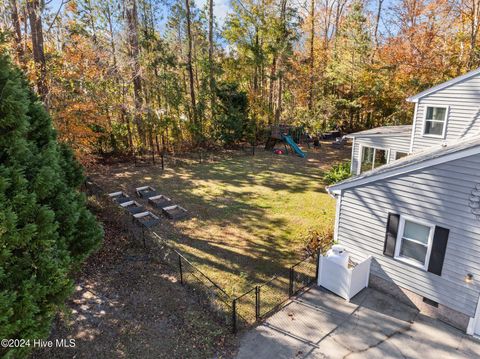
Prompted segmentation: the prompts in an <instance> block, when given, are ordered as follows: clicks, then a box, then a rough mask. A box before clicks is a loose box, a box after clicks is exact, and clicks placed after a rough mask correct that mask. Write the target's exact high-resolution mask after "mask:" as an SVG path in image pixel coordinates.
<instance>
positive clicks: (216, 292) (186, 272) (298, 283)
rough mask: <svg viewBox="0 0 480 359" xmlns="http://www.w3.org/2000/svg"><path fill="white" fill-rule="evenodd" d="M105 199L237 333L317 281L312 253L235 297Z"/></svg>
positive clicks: (98, 192) (90, 186)
mask: <svg viewBox="0 0 480 359" xmlns="http://www.w3.org/2000/svg"><path fill="white" fill-rule="evenodd" d="M86 189H87V190H88V191H89V192H90V193H91V194H93V195H95V196H97V198H100V197H101V194H102V193H103V191H101V189H100V188H99V187H98V186H96V185H93V184H92V182H90V183H89V184H86ZM106 203H109V204H110V206H111V207H112V211H115V213H116V214H117V215H119V216H118V217H117V218H121V213H123V215H124V217H123V218H124V219H123V220H122V221H121V222H122V223H123V225H124V230H125V231H128V232H129V233H130V234H131V236H132V237H133V238H136V239H137V240H138V239H141V240H142V242H143V244H144V245H145V244H146V243H147V242H148V244H149V247H150V251H149V255H150V256H153V257H155V258H156V259H157V260H159V261H161V262H162V263H165V264H167V265H169V266H170V267H171V268H173V269H176V270H178V280H179V282H180V283H181V284H182V285H187V286H188V288H189V289H191V290H192V291H193V292H195V294H196V295H197V298H198V299H200V300H202V302H203V303H204V304H205V305H208V306H209V307H210V308H211V309H212V310H213V313H215V314H216V315H217V318H218V319H220V320H221V321H222V322H224V323H225V324H226V325H231V328H232V331H233V332H234V333H236V332H237V331H238V330H240V329H243V328H247V327H249V326H251V325H252V324H254V323H256V322H257V321H259V320H262V319H263V318H265V317H266V316H268V315H269V314H271V313H272V312H273V311H275V309H277V308H278V307H279V306H281V305H282V304H283V303H284V302H285V301H286V300H288V299H289V298H290V297H291V296H293V295H295V294H297V293H298V292H300V291H301V290H302V289H304V288H305V287H307V286H309V285H311V284H312V283H314V282H315V280H316V278H317V271H318V268H317V266H318V260H317V256H316V255H311V256H309V257H307V258H305V259H304V260H302V261H300V262H298V263H296V264H294V265H293V266H291V267H290V268H289V269H288V270H287V271H285V273H282V274H279V275H276V276H274V277H272V278H271V279H270V280H268V281H267V282H265V283H263V284H260V285H256V286H254V287H252V288H251V289H249V290H248V291H246V292H245V293H243V294H242V295H239V296H237V297H235V298H232V297H231V296H230V295H229V294H228V293H227V292H226V291H225V290H224V289H223V288H222V287H221V286H220V285H218V284H217V283H215V281H213V280H212V279H211V278H209V277H208V276H207V275H206V274H205V273H204V272H203V271H202V270H201V269H200V268H199V267H198V266H196V265H195V264H193V263H192V262H190V261H189V260H188V259H187V258H186V257H185V256H184V255H183V254H182V253H180V252H179V251H178V250H177V249H176V248H174V246H173V245H172V244H170V243H169V241H168V240H167V239H166V238H162V237H161V236H160V235H159V234H157V233H156V232H155V231H153V230H151V229H146V228H144V227H143V226H141V225H139V224H138V222H137V221H134V220H133V218H132V216H131V215H130V214H128V213H127V212H126V211H120V210H119V207H118V206H115V205H114V204H113V203H112V202H111V201H110V200H108V199H107V200H106ZM152 249H155V250H152Z"/></svg>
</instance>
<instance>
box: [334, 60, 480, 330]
mask: <svg viewBox="0 0 480 359" xmlns="http://www.w3.org/2000/svg"><path fill="white" fill-rule="evenodd" d="M409 101H411V102H414V103H415V117H414V121H413V125H412V126H410V127H409V128H408V127H407V126H394V127H384V128H379V129H373V130H368V131H362V132H359V133H356V134H352V135H350V137H351V138H352V139H353V141H354V144H353V148H352V172H353V173H354V174H357V175H356V176H354V177H351V178H349V179H347V180H345V181H342V182H340V183H337V184H335V185H333V186H330V187H328V188H327V190H328V192H329V193H330V194H331V195H333V196H334V197H335V198H336V200H337V207H336V221H335V234H334V236H335V240H336V241H338V242H339V243H340V244H342V245H343V246H344V247H345V248H346V249H347V251H348V252H349V253H350V256H351V258H352V259H353V260H354V261H357V262H359V261H362V260H364V259H365V258H367V257H368V256H372V258H373V260H372V263H371V269H370V282H369V285H370V286H372V287H376V288H377V289H381V290H383V291H386V292H389V293H392V294H393V295H395V296H396V297H397V298H398V299H399V300H402V301H404V302H408V303H409V304H411V305H414V306H416V307H418V308H419V309H420V310H421V311H423V312H425V313H427V314H429V315H432V316H435V317H437V318H440V319H442V320H444V321H446V322H448V323H450V324H452V325H454V326H456V327H458V328H460V329H462V330H465V331H466V332H467V333H469V334H477V335H480V301H479V300H480V123H479V121H478V116H479V111H480V69H479V70H475V71H472V72H470V73H468V74H466V75H464V76H461V77H458V78H456V79H453V80H451V81H448V82H446V83H444V84H441V85H439V86H435V87H433V88H431V89H429V90H426V91H424V92H422V93H420V94H418V95H416V96H413V97H410V98H409ZM407 153H408V154H409V155H408V156H407V155H406V154H407Z"/></svg>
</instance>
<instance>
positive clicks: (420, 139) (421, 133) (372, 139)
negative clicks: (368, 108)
mask: <svg viewBox="0 0 480 359" xmlns="http://www.w3.org/2000/svg"><path fill="white" fill-rule="evenodd" d="M407 101H409V102H412V103H414V104H415V111H414V115H413V124H412V125H408V126H386V127H379V128H375V129H371V130H367V131H361V132H357V133H353V134H350V135H347V136H346V137H348V138H350V139H352V140H353V144H352V161H351V163H352V165H351V166H352V167H351V172H352V173H353V174H355V175H357V174H359V173H361V172H365V171H368V170H371V169H372V168H376V167H378V166H381V165H384V164H386V163H390V162H392V161H395V160H397V159H399V158H401V157H403V156H405V155H407V154H409V153H413V152H416V151H420V150H423V149H425V148H428V147H430V146H434V145H438V144H441V143H442V142H443V141H449V140H455V139H460V138H465V137H467V136H468V135H469V134H474V133H477V132H479V131H480V119H479V117H480V68H479V69H476V70H474V71H470V72H469V73H467V74H465V75H463V76H459V77H456V78H454V79H452V80H450V81H447V82H445V83H442V84H440V85H438V86H435V87H432V88H430V89H428V90H425V91H423V92H421V93H419V94H418V95H415V96H412V97H409V98H408V99H407Z"/></svg>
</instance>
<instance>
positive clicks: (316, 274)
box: [314, 249, 320, 284]
mask: <svg viewBox="0 0 480 359" xmlns="http://www.w3.org/2000/svg"><path fill="white" fill-rule="evenodd" d="M314 258H315V256H314ZM315 260H316V261H317V262H316V263H315V284H316V283H317V282H318V270H319V269H320V268H319V267H320V249H319V250H318V251H317V257H316V258H315Z"/></svg>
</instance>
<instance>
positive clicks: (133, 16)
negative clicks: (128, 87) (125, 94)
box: [125, 0, 147, 147]
mask: <svg viewBox="0 0 480 359" xmlns="http://www.w3.org/2000/svg"><path fill="white" fill-rule="evenodd" d="M125 10H126V15H127V23H128V42H129V45H130V57H131V60H132V78H133V94H134V102H135V116H134V119H135V124H136V126H137V131H138V136H139V138H140V143H141V145H142V147H145V145H146V143H147V140H146V133H145V128H144V124H143V120H142V113H141V112H142V107H143V98H142V78H141V73H140V62H139V59H138V58H139V53H140V50H139V46H138V26H137V22H138V18H137V1H136V0H126V2H125Z"/></svg>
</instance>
